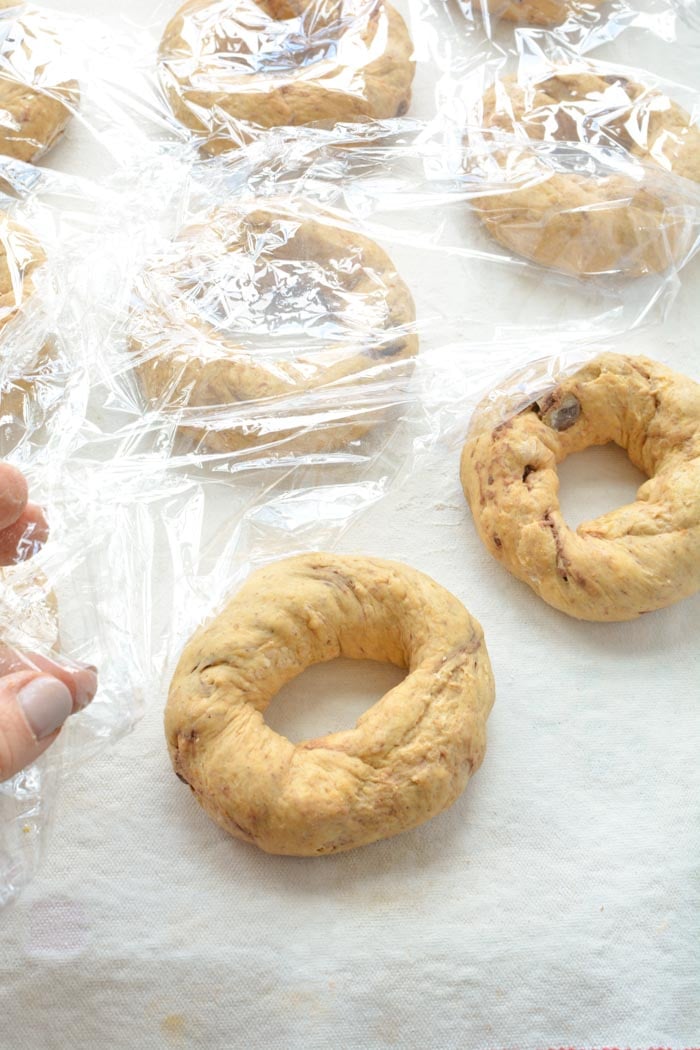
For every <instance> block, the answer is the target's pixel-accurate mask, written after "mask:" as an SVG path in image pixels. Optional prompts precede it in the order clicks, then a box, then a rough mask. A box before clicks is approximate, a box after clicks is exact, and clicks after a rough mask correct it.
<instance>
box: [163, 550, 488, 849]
mask: <svg viewBox="0 0 700 1050" xmlns="http://www.w3.org/2000/svg"><path fill="white" fill-rule="evenodd" d="M336 657H349V658H350V659H354V660H381V661H387V662H389V663H392V664H395V665H396V666H397V667H402V668H406V669H407V671H408V676H407V678H406V679H405V680H404V681H403V682H402V683H401V684H400V685H398V686H397V687H396V688H395V689H392V690H391V691H390V692H388V693H387V694H386V695H385V696H384V697H382V699H381V700H379V701H378V703H376V704H375V705H374V706H373V707H371V708H370V709H369V710H368V711H367V712H365V714H363V715H362V717H361V718H360V719H358V721H357V724H356V725H355V727H354V729H349V730H346V731H344V732H340V733H332V734H329V735H328V736H324V737H319V738H318V739H315V740H305V741H303V742H302V743H299V744H296V745H295V744H293V743H291V741H289V740H287V739H286V738H285V737H282V736H280V735H279V734H277V733H275V732H274V731H273V730H272V729H270V727H269V726H268V725H267V724H266V723H265V718H264V712H265V709H266V707H267V705H268V703H269V702H270V700H271V699H272V697H273V696H274V695H275V694H276V693H277V692H278V691H279V690H280V689H281V687H282V686H283V685H284V684H285V683H286V682H289V681H290V680H291V679H292V678H295V677H296V676H297V675H298V674H299V673H300V672H301V671H303V670H304V669H305V668H307V667H309V666H310V665H312V664H317V663H322V662H324V661H328V660H334V659H335V658H336ZM493 700H494V685H493V678H492V674H491V667H490V663H489V658H488V654H487V652H486V647H485V643H484V638H483V634H482V631H481V627H480V626H479V624H478V623H477V622H476V621H475V620H474V619H473V618H472V617H471V616H470V615H469V613H468V612H467V611H466V609H465V608H464V606H463V605H462V604H461V602H459V601H458V600H457V599H456V598H455V597H453V595H451V594H450V593H449V592H448V591H446V590H444V589H443V588H442V587H440V586H439V585H438V584H437V583H435V582H434V581H433V580H431V579H429V578H428V577H427V576H424V575H423V574H422V573H419V572H417V571H416V570H415V569H411V568H408V567H407V566H405V565H400V564H398V563H396V562H390V561H383V560H380V559H378V558H361V557H342V556H338V555H331V554H309V555H304V556H301V557H295V558H289V559H287V560H285V561H281V562H276V563H274V564H271V565H268V566H266V567H264V568H262V569H259V570H257V571H256V572H254V573H253V574H252V575H251V576H250V577H249V578H248V580H247V582H246V583H245V584H244V586H243V587H242V588H241V590H240V591H239V592H238V593H237V594H236V595H235V597H234V598H233V599H232V600H231V601H230V602H229V603H228V605H227V606H226V608H225V609H224V610H223V612H222V613H221V614H220V615H219V616H217V617H216V619H215V620H213V621H212V622H211V623H209V624H207V625H206V626H204V627H202V628H200V630H198V631H197V633H196V634H195V635H194V637H193V638H192V639H191V640H190V642H189V643H188V644H187V646H186V648H185V650H184V652H183V654H182V657H181V659H180V662H179V664H178V667H177V669H176V671H175V674H174V677H173V680H172V683H171V686H170V692H169V696H168V702H167V706H166V712H165V730H166V735H167V741H168V747H169V750H170V756H171V759H172V762H173V767H174V769H175V772H176V773H177V775H178V776H179V777H180V778H181V779H182V780H184V781H186V782H187V783H188V784H189V785H190V787H191V788H192V791H193V792H194V794H195V796H196V798H197V800H198V802H199V803H200V804H201V805H202V806H203V807H204V809H205V810H206V812H207V813H208V814H209V816H210V817H212V818H213V819H214V820H215V821H216V822H217V823H218V824H220V825H221V827H222V828H224V829H225V830H226V831H228V832H230V834H232V835H235V836H236V837H237V838H241V839H244V840H245V841H246V842H252V843H254V844H255V845H257V846H259V847H260V848H261V849H263V850H266V851H267V852H268V853H279V854H288V855H294V856H315V855H318V854H325V853H337V852H340V851H341V850H349V849H352V848H354V847H355V846H362V845H366V844H367V843H370V842H374V841H376V840H377V839H383V838H388V837H389V836H391V835H396V834H398V833H399V832H401V831H406V830H407V829H409V828H413V827H416V826H417V825H418V824H422V823H423V821H426V820H428V819H429V818H430V817H432V816H435V814H437V813H440V812H441V811H442V810H443V809H445V808H446V807H447V806H450V805H451V804H452V803H453V802H454V801H455V799H456V798H457V797H458V796H459V794H460V793H461V792H462V791H463V789H464V787H465V785H466V783H467V780H468V779H469V777H470V775H471V774H472V773H473V772H474V771H475V770H476V769H477V768H478V767H479V766H480V765H481V762H482V760H483V757H484V751H485V748H486V719H487V717H488V714H489V711H490V710H491V706H492V704H493Z"/></svg>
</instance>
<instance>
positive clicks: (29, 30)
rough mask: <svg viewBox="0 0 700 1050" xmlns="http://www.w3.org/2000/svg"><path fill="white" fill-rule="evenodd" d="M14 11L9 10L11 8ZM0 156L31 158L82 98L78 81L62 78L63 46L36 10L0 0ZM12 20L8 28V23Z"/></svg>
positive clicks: (50, 141) (36, 156) (57, 134)
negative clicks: (15, 11)
mask: <svg viewBox="0 0 700 1050" xmlns="http://www.w3.org/2000/svg"><path fill="white" fill-rule="evenodd" d="M14 8H16V9H17V14H16V16H15V15H12V14H10V13H9V12H10V9H14ZM3 10H5V11H7V12H8V14H7V15H6V16H5V17H4V18H2V16H0V26H1V27H2V44H1V45H0V55H1V56H2V68H1V69H0V154H4V155H6V156H10V157H16V158H17V159H18V160H22V161H26V162H29V163H31V162H33V161H37V160H39V158H40V157H41V156H42V155H43V154H44V153H46V152H47V151H48V150H50V149H51V148H52V146H54V145H55V144H56V142H57V141H58V139H59V138H60V137H61V135H62V134H63V132H64V131H65V129H66V127H67V125H68V123H69V122H70V119H71V117H72V112H71V109H70V108H69V107H73V108H75V106H77V104H78V102H79V100H80V89H79V86H78V82H77V81H76V80H73V79H65V72H64V69H63V66H62V60H61V56H62V51H63V45H62V43H61V41H60V39H59V37H58V36H57V34H56V31H55V29H54V28H53V26H52V24H51V21H50V18H49V17H48V16H47V14H46V13H45V12H44V11H41V10H40V9H39V8H34V7H27V6H24V5H22V4H19V3H13V2H8V0H4V2H3V0H0V11H3ZM10 20H11V23H10V25H9V27H8V24H7V23H8V22H10Z"/></svg>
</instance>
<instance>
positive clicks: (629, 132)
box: [474, 67, 700, 277]
mask: <svg viewBox="0 0 700 1050" xmlns="http://www.w3.org/2000/svg"><path fill="white" fill-rule="evenodd" d="M482 121H483V126H484V128H486V129H487V133H488V131H491V132H497V133H500V132H506V133H507V134H508V135H512V136H514V137H515V139H516V140H522V141H523V142H524V143H526V142H527V141H528V140H531V141H535V142H542V141H545V142H553V143H554V142H561V143H570V144H572V145H574V146H576V145H577V144H581V145H583V144H587V145H591V144H592V145H597V146H600V147H603V148H604V149H605V150H606V151H608V153H610V148H611V147H617V148H619V147H620V146H622V147H623V148H624V149H625V150H626V151H627V153H628V154H629V155H630V157H631V158H635V159H637V160H639V161H642V162H643V166H641V165H640V166H639V169H638V171H635V172H632V171H626V172H624V173H619V174H617V173H616V174H610V175H604V176H602V175H597V174H595V173H592V172H591V171H590V163H589V162H588V161H586V163H585V164H584V163H583V159H582V161H581V170H580V171H577V170H576V169H575V168H574V167H573V164H572V161H573V159H574V158H573V155H569V154H567V155H564V154H563V155H562V161H561V165H560V166H558V167H551V166H550V164H549V161H548V160H547V158H544V157H540V158H539V159H538V155H537V154H536V153H533V152H532V151H530V152H529V153H528V151H527V149H526V148H523V147H521V146H520V145H519V144H518V143H517V142H516V143H514V144H513V145H507V144H506V145H501V144H500V143H498V142H497V143H496V146H495V148H494V150H493V152H492V153H490V154H489V155H488V159H489V162H490V163H491V165H493V164H494V162H495V164H496V168H497V172H498V179H499V180H500V181H503V182H505V183H506V192H494V193H493V194H490V195H487V196H483V197H478V198H477V199H475V200H474V207H475V209H476V211H477V214H478V215H479V217H480V218H481V220H482V222H483V223H484V225H485V227H486V229H487V230H488V232H489V233H490V234H491V236H492V237H494V238H495V239H496V240H497V241H499V243H501V244H503V245H504V246H505V247H506V248H509V249H511V250H512V251H515V252H517V253H518V254H519V255H524V256H525V257H527V258H529V259H533V260H534V261H535V262H538V263H540V264H542V265H543V266H548V267H552V268H554V269H557V270H561V271H563V272H566V273H572V274H576V275H579V276H588V275H596V274H617V275H621V276H625V277H637V276H642V275H644V274H648V273H655V272H659V271H663V270H665V269H667V268H668V267H669V266H672V265H674V264H678V263H680V262H682V261H683V259H684V256H685V255H686V254H687V252H688V251H689V250H690V248H691V247H692V245H693V243H694V241H695V239H696V237H697V201H696V200H693V201H691V202H690V203H689V204H687V205H686V203H685V202H686V201H687V200H688V194H687V192H686V190H684V189H683V185H682V181H679V182H676V183H675V184H674V180H673V179H670V178H669V175H668V173H669V172H673V174H675V175H677V176H680V179H681V180H682V179H688V180H692V182H694V183H697V182H700V131H699V130H698V128H697V127H696V126H695V125H694V124H693V122H692V120H691V118H690V116H689V115H688V113H686V112H685V110H683V109H682V108H681V107H680V106H678V105H677V104H676V103H675V102H673V101H671V99H669V98H667V97H666V96H664V95H662V94H661V93H660V92H659V91H657V90H656V89H653V88H650V87H647V86H644V85H643V84H640V83H637V82H635V81H633V80H629V79H627V78H626V77H625V76H624V75H622V74H620V75H617V74H611V75H610V76H602V75H599V74H598V73H597V72H591V71H587V70H586V69H585V68H579V67H571V68H570V67H562V68H561V69H560V70H559V71H558V72H557V73H556V74H555V75H552V76H548V77H546V78H544V79H541V80H535V81H527V82H525V83H523V84H521V83H519V82H518V80H517V78H516V77H515V76H508V77H504V78H503V79H501V80H499V81H497V82H496V84H495V85H493V86H492V87H491V88H490V89H489V90H488V91H487V93H486V95H485V96H484V100H483V116H482ZM482 141H483V140H482ZM494 141H496V140H494ZM486 144H487V145H488V138H487V137H486ZM610 155H611V156H612V154H610ZM584 159H585V158H584ZM587 168H588V169H589V170H586V169H587ZM524 176H526V178H525V179H524ZM509 181H511V182H512V184H513V188H512V189H508V188H507V183H508V182H509ZM522 181H526V183H527V184H526V185H525V186H524V187H523V186H522V185H520V184H521V183H522ZM519 185H520V188H518V187H519ZM689 189H690V188H689ZM695 192H696V191H695V190H694V189H690V193H691V194H693V193H695Z"/></svg>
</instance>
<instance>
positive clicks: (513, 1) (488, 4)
mask: <svg viewBox="0 0 700 1050" xmlns="http://www.w3.org/2000/svg"><path fill="white" fill-rule="evenodd" d="M472 2H473V4H474V8H475V10H477V11H483V10H484V8H486V10H487V11H488V14H489V15H490V17H491V18H498V19H501V20H502V21H504V22H515V23H517V24H518V25H530V26H558V25H561V24H562V22H566V21H567V20H568V19H569V18H590V17H591V15H594V14H595V12H596V11H597V10H598V8H599V7H600V6H601V4H603V3H604V0H580V2H578V0H472Z"/></svg>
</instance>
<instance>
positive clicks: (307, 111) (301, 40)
mask: <svg viewBox="0 0 700 1050" xmlns="http://www.w3.org/2000/svg"><path fill="white" fill-rule="evenodd" d="M412 51H413V46H412V43H411V39H410V37H409V34H408V30H407V29H406V25H405V23H404V21H403V19H402V18H401V15H400V14H399V13H398V11H396V10H395V9H394V8H393V7H392V6H391V5H390V4H389V3H386V2H384V0H378V2H376V3H374V4H373V5H372V4H368V3H367V2H366V0H328V2H326V3H320V4H319V3H308V2H307V3H303V2H301V0H289V2H288V0H259V2H256V0H214V2H212V0H188V2H187V3H186V4H184V6H183V7H181V8H180V10H179V11H178V12H177V14H176V15H175V16H174V17H173V18H172V20H171V21H170V23H169V24H168V26H167V27H166V29H165V32H164V34H163V39H162V41H161V45H160V79H161V84H162V86H163V90H164V91H165V94H166V97H167V99H168V101H169V103H170V106H171V108H172V110H173V113H174V114H175V116H176V118H177V119H178V120H179V121H180V123H181V124H183V125H185V127H188V128H190V129H191V130H193V131H195V132H196V133H198V134H199V135H201V136H204V137H206V139H207V141H206V143H205V148H206V149H207V150H208V151H210V152H220V151H221V150H223V149H226V148H230V147H231V146H232V145H238V144H240V142H241V140H242V137H243V138H245V131H242V130H241V128H240V127H239V122H243V124H252V125H257V126H258V127H263V128H272V127H281V126H286V125H299V124H311V123H313V122H315V121H332V122H339V121H341V122H346V121H347V122H352V121H357V120H364V119H366V118H374V119H384V118H388V117H395V116H402V115H403V114H404V113H406V112H407V110H408V107H409V104H410V100H411V84H412V82H413V74H414V63H413V62H412V60H411V54H412ZM232 125H233V126H232Z"/></svg>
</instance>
